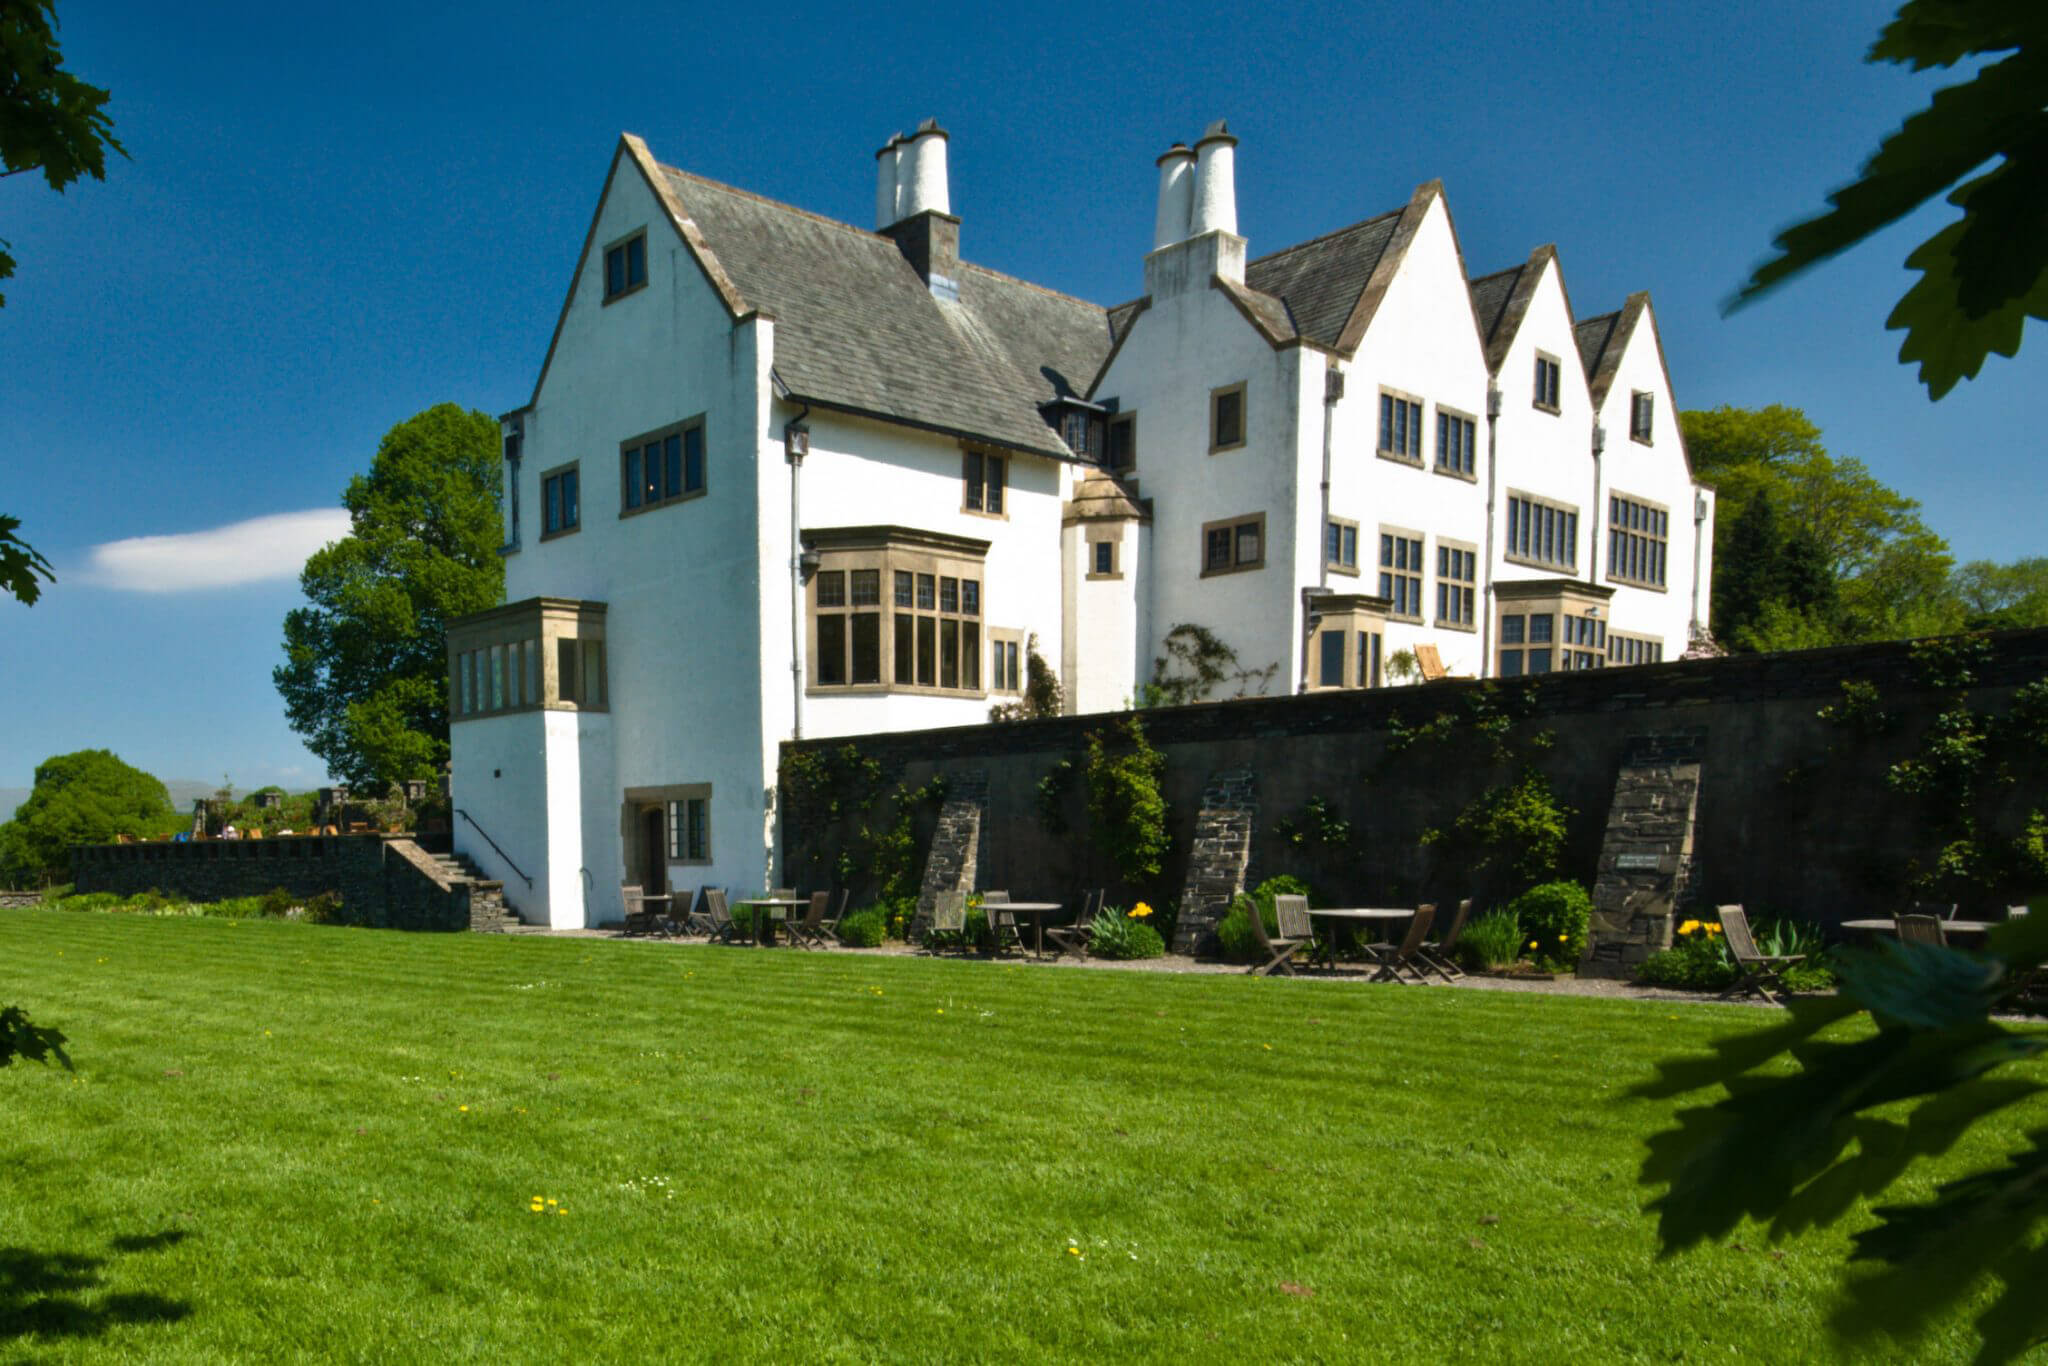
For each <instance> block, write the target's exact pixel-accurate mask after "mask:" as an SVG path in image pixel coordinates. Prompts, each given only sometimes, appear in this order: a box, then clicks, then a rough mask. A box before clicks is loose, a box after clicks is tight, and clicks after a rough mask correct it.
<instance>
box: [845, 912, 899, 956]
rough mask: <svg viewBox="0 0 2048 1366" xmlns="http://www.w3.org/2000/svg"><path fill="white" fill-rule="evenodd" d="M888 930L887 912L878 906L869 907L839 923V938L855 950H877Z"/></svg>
mask: <svg viewBox="0 0 2048 1366" xmlns="http://www.w3.org/2000/svg"><path fill="white" fill-rule="evenodd" d="M888 929H889V923H888V912H886V911H884V910H883V909H882V908H881V907H880V906H870V907H868V908H867V909H866V910H863V911H855V912H854V913H853V914H852V915H849V916H846V917H845V918H844V919H842V920H841V921H840V922H839V938H840V941H841V942H842V943H846V944H851V945H852V946H853V947H854V948H857V949H878V948H880V947H881V946H882V939H883V938H884V936H885V935H887V933H888Z"/></svg>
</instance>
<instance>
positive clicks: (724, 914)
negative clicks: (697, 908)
mask: <svg viewBox="0 0 2048 1366" xmlns="http://www.w3.org/2000/svg"><path fill="white" fill-rule="evenodd" d="M704 914H705V916H706V917H707V918H708V919H709V920H710V922H711V938H712V940H713V941H714V942H716V943H720V944H749V943H752V942H753V940H752V938H751V937H750V936H748V935H744V934H741V933H740V925H739V922H738V921H737V920H734V919H733V918H732V908H731V907H730V906H728V905H726V904H725V888H723V887H706V888H705V889H704Z"/></svg>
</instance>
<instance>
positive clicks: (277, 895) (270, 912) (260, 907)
mask: <svg viewBox="0 0 2048 1366" xmlns="http://www.w3.org/2000/svg"><path fill="white" fill-rule="evenodd" d="M298 904H299V899H298V898H297V897H295V896H293V895H292V894H291V893H290V892H287V891H286V890H285V889H284V888H282V887H272V888H271V889H270V890H269V891H267V892H265V893H264V894H263V895H262V896H259V897H257V898H256V905H257V914H258V915H261V916H262V917H263V918H264V919H265V920H283V919H284V918H285V917H287V916H289V915H290V914H291V911H292V907H294V906H296V905H298Z"/></svg>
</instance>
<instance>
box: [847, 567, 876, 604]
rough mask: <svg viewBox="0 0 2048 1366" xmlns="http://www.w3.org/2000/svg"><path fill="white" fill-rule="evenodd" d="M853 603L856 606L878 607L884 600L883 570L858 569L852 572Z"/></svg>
mask: <svg viewBox="0 0 2048 1366" xmlns="http://www.w3.org/2000/svg"><path fill="white" fill-rule="evenodd" d="M852 586H853V605H854V606H855V607H876V606H879V605H880V604H881V601H882V571H881V570H879V569H856V570H854V571H853V574H852Z"/></svg>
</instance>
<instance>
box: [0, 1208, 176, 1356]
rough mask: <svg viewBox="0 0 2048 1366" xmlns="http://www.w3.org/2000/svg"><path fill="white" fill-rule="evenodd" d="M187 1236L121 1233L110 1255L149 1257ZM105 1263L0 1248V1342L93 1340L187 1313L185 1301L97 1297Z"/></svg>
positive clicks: (168, 1232)
mask: <svg viewBox="0 0 2048 1366" xmlns="http://www.w3.org/2000/svg"><path fill="white" fill-rule="evenodd" d="M187 1236H188V1235H187V1234H186V1233H185V1231H184V1230H183V1229H166V1230H165V1231H164V1232H162V1233H146V1234H125V1235H123V1236H121V1237H119V1238H116V1239H114V1240H113V1242H112V1243H111V1244H110V1245H109V1250H111V1251H114V1252H128V1253H134V1252H154V1251H156V1250H158V1249H159V1248H166V1247H171V1246H173V1245H174V1244H177V1243H180V1242H183V1241H184V1240H185V1238H186V1237H187ZM106 1262H107V1259H106V1258H105V1257H92V1256H87V1255H85V1254H83V1253H77V1252H38V1251H36V1250H35V1249H33V1248H26V1247H0V1342H6V1341H8V1340H9V1339H12V1338H20V1337H27V1336H29V1335H30V1334H36V1335H39V1336H42V1337H52V1338H58V1337H64V1338H95V1337H98V1336H100V1335H101V1334H102V1333H104V1332H106V1331H107V1330H108V1329H109V1328H113V1327H116V1326H120V1325H125V1324H135V1323H176V1322H177V1321H178V1320H180V1319H182V1318H184V1317H185V1316H186V1315H187V1314H189V1313H191V1312H192V1306H191V1305H189V1304H187V1303H186V1302H185V1301H184V1300H174V1299H169V1298H166V1297H165V1296H162V1295H149V1294H132V1295H103V1294H98V1293H96V1292H97V1291H99V1289H100V1288H101V1286H103V1285H104V1284H105V1282H104V1280H103V1279H102V1278H101V1274H100V1273H101V1270H102V1268H104V1267H105V1266H106Z"/></svg>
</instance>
